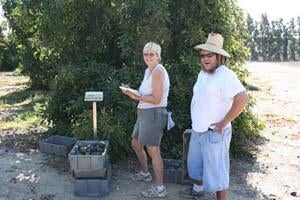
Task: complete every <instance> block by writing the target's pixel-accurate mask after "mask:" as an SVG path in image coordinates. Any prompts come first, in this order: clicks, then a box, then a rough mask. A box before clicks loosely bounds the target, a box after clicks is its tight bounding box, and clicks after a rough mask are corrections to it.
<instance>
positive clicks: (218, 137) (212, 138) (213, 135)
mask: <svg viewBox="0 0 300 200" xmlns="http://www.w3.org/2000/svg"><path fill="white" fill-rule="evenodd" d="M208 134H209V135H208V138H209V142H210V143H213V144H215V143H219V142H221V141H222V140H223V138H224V134H223V133H218V132H216V131H210V132H209V133H208Z"/></svg>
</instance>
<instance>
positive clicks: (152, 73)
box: [122, 42, 170, 197]
mask: <svg viewBox="0 0 300 200" xmlns="http://www.w3.org/2000/svg"><path fill="white" fill-rule="evenodd" d="M160 54H161V47H160V46H159V45H158V44H156V43H154V42H149V43H147V44H146V45H145V47H144V49H143V57H144V61H145V63H146V65H147V69H146V70H145V74H144V79H143V81H142V83H141V85H140V87H139V90H138V91H139V94H140V96H139V95H136V94H134V93H132V92H130V91H128V90H122V91H123V93H124V94H126V95H128V96H129V97H130V98H131V99H133V100H136V101H139V103H138V110H137V121H136V123H135V126H134V130H133V133H132V141H131V144H132V148H133V149H134V151H135V153H136V155H137V157H138V159H139V162H140V165H141V170H140V172H138V173H136V174H134V175H133V176H132V179H133V180H136V181H146V182H147V181H151V180H152V176H151V174H150V172H149V171H148V165H147V154H146V151H145V148H144V147H146V150H147V153H148V154H149V156H150V157H151V160H152V166H153V170H154V176H155V183H156V185H155V186H152V187H150V188H149V189H148V190H145V191H143V192H142V194H143V196H145V197H165V196H166V195H167V191H166V188H165V187H164V185H163V160H162V158H161V154H160V147H159V146H160V142H161V139H162V136H163V129H164V127H165V126H166V124H167V117H168V116H167V115H168V114H167V110H166V107H167V101H168V94H169V87H170V81H169V76H168V73H167V71H166V69H165V68H164V67H163V66H162V65H161V64H160V61H161V56H160Z"/></svg>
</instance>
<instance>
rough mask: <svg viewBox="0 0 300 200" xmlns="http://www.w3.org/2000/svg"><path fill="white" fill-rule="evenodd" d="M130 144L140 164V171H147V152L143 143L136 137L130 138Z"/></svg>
mask: <svg viewBox="0 0 300 200" xmlns="http://www.w3.org/2000/svg"><path fill="white" fill-rule="evenodd" d="M131 146H132V148H133V150H134V151H135V154H136V155H137V157H138V159H139V162H140V165H141V170H142V172H148V165H147V154H146V151H145V149H144V145H142V144H141V143H139V141H138V140H137V139H134V138H133V139H132V140H131Z"/></svg>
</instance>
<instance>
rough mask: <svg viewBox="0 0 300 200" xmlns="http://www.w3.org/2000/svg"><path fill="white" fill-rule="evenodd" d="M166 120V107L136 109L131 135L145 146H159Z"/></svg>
mask: <svg viewBox="0 0 300 200" xmlns="http://www.w3.org/2000/svg"><path fill="white" fill-rule="evenodd" d="M167 121H168V112H167V109H166V108H147V109H138V110H137V120H136V123H135V125H134V129H133V132H132V135H131V137H132V138H134V139H137V140H138V141H139V143H141V144H143V145H146V146H159V145H160V142H161V138H162V136H163V134H164V128H165V127H166V125H167Z"/></svg>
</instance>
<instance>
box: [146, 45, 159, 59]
mask: <svg viewBox="0 0 300 200" xmlns="http://www.w3.org/2000/svg"><path fill="white" fill-rule="evenodd" d="M143 53H155V54H156V55H157V56H158V58H159V60H161V56H160V54H161V47H160V45H159V44H157V43H155V42H148V43H147V44H145V46H144V49H143Z"/></svg>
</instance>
